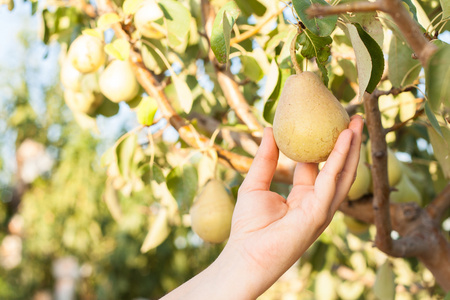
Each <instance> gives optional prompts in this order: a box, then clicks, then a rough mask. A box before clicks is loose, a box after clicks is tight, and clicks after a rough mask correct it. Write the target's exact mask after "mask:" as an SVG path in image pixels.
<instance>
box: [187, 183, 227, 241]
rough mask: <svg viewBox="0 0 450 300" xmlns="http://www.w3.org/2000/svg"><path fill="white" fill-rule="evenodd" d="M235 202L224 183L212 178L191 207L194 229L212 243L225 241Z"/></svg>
mask: <svg viewBox="0 0 450 300" xmlns="http://www.w3.org/2000/svg"><path fill="white" fill-rule="evenodd" d="M233 210H234V203H233V198H232V196H231V195H230V194H229V193H228V192H227V190H226V188H225V186H224V185H223V183H221V182H220V181H218V180H215V179H213V180H210V181H208V182H207V183H206V185H205V187H204V188H203V190H202V191H201V192H200V194H199V195H198V197H197V199H196V200H195V202H194V204H193V205H192V207H191V209H190V214H191V226H192V230H194V232H195V233H196V234H198V236H199V237H201V238H202V239H203V240H205V241H207V242H211V243H221V242H223V241H225V240H226V239H227V238H228V237H229V235H230V231H231V218H232V216H233Z"/></svg>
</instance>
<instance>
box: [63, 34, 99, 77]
mask: <svg viewBox="0 0 450 300" xmlns="http://www.w3.org/2000/svg"><path fill="white" fill-rule="evenodd" d="M103 47H104V43H103V41H102V40H100V39H99V38H97V37H95V36H92V35H87V34H85V35H80V36H79V37H77V38H76V39H75V40H74V41H73V43H72V44H71V45H70V48H69V52H68V54H67V56H68V58H69V61H70V62H71V63H72V65H73V66H74V68H75V69H77V70H78V71H80V72H81V73H91V72H95V71H97V70H98V68H100V66H101V65H103V64H104V63H105V59H106V54H105V51H104V49H103Z"/></svg>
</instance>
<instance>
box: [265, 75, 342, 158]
mask: <svg viewBox="0 0 450 300" xmlns="http://www.w3.org/2000/svg"><path fill="white" fill-rule="evenodd" d="M349 122H350V118H349V116H348V114H347V112H346V111H345V109H344V107H342V105H341V104H340V103H339V101H338V100H337V99H336V98H335V97H334V96H333V94H332V93H331V92H330V91H329V90H328V89H327V88H326V86H325V85H324V84H323V83H322V81H321V80H320V78H319V77H318V76H317V75H316V74H314V73H312V72H302V73H300V74H297V75H291V76H289V77H288V79H287V80H286V83H285V85H284V88H283V91H282V92H281V95H280V100H279V102H278V106H277V109H276V112H275V118H274V121H273V134H274V137H275V141H276V143H277V145H278V148H279V149H280V151H281V152H283V153H284V154H285V155H286V156H287V157H289V158H290V159H292V160H294V161H298V162H309V163H319V162H321V161H325V160H326V159H327V158H328V156H329V155H330V153H331V151H332V150H333V148H334V144H335V143H336V140H337V138H338V136H339V134H340V133H341V132H342V131H343V130H344V129H346V128H347V127H348V124H349Z"/></svg>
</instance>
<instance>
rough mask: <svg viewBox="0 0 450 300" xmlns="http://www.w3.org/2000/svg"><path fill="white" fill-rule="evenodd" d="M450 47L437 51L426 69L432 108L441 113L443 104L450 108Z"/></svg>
mask: <svg viewBox="0 0 450 300" xmlns="http://www.w3.org/2000/svg"><path fill="white" fill-rule="evenodd" d="M449 58H450V45H448V44H446V45H444V46H442V47H441V48H440V49H438V51H436V52H435V53H434V54H433V55H432V56H431V58H430V59H429V60H428V64H427V66H426V67H425V86H426V92H427V95H428V101H429V103H430V107H431V109H432V110H433V111H434V112H437V111H439V108H440V106H441V103H444V105H445V107H447V108H450V84H449V82H450V59H449Z"/></svg>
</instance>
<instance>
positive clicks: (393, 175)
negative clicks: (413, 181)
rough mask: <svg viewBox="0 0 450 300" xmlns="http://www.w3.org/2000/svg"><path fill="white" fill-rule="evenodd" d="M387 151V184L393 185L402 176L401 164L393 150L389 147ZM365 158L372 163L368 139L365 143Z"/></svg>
mask: <svg viewBox="0 0 450 300" xmlns="http://www.w3.org/2000/svg"><path fill="white" fill-rule="evenodd" d="M387 152H388V163H387V167H388V178H389V185H390V186H395V185H396V184H397V183H398V182H399V181H400V179H401V177H402V164H401V162H400V161H399V160H398V159H397V157H396V156H395V153H394V151H392V150H391V149H390V148H387ZM367 158H368V162H369V164H372V163H373V161H372V146H371V143H370V141H369V142H368V143H367Z"/></svg>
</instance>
